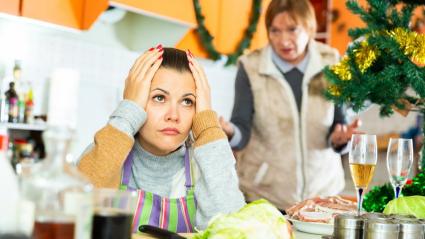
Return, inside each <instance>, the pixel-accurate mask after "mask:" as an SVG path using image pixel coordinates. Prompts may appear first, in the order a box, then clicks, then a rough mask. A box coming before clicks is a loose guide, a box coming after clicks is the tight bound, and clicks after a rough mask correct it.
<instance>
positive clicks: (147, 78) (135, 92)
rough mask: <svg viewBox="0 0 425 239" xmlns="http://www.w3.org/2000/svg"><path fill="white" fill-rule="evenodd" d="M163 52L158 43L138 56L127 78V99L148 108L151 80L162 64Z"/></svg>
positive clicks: (125, 95)
mask: <svg viewBox="0 0 425 239" xmlns="http://www.w3.org/2000/svg"><path fill="white" fill-rule="evenodd" d="M163 52H164V49H162V46H161V45H158V46H157V47H156V48H151V49H149V50H148V51H146V52H145V53H143V55H141V56H140V57H139V58H137V60H136V62H135V63H134V65H133V67H131V69H130V72H129V73H128V76H127V79H126V80H125V88H124V99H125V100H131V101H133V102H135V103H136V104H138V105H139V106H140V107H142V108H143V109H145V110H146V104H147V102H148V98H149V92H150V87H151V82H152V79H153V76H154V75H155V72H156V71H157V70H158V69H159V67H160V66H161V62H162V53H163Z"/></svg>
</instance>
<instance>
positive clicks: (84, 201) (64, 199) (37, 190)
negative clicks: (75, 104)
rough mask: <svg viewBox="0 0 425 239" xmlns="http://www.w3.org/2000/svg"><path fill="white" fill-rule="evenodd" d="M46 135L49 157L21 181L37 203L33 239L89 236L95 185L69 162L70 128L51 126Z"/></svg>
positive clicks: (82, 237) (27, 195)
mask: <svg viewBox="0 0 425 239" xmlns="http://www.w3.org/2000/svg"><path fill="white" fill-rule="evenodd" d="M43 138H44V142H45V143H46V147H47V158H46V159H45V160H43V161H42V162H41V163H40V165H37V166H36V167H34V168H35V169H34V171H33V172H32V173H31V174H32V175H31V176H29V177H27V178H26V179H25V181H24V182H23V183H22V185H23V192H24V195H25V198H26V199H27V200H30V201H32V202H34V203H35V222H34V229H33V239H59V238H60V239H77V238H78V239H90V233H91V223H92V215H93V207H92V189H93V186H92V184H90V182H89V181H88V180H86V179H85V178H84V176H83V175H81V174H80V173H79V172H78V170H77V168H76V167H75V166H73V165H71V164H70V162H69V155H68V154H67V152H68V149H69V146H70V139H71V130H69V129H68V128H66V127H59V126H49V128H48V129H47V131H46V132H44V134H43Z"/></svg>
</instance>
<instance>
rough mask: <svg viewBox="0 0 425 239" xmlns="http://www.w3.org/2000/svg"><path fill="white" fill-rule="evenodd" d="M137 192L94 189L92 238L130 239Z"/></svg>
mask: <svg viewBox="0 0 425 239" xmlns="http://www.w3.org/2000/svg"><path fill="white" fill-rule="evenodd" d="M137 199H138V194H137V193H136V192H132V191H121V190H115V189H106V188H102V189H96V190H95V191H94V217H93V229H92V238H96V239H116V238H122V239H131V234H132V228H131V227H132V222H133V214H134V210H135V208H136V205H137Z"/></svg>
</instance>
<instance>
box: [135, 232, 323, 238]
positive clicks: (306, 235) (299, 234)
mask: <svg viewBox="0 0 425 239" xmlns="http://www.w3.org/2000/svg"><path fill="white" fill-rule="evenodd" d="M181 235H182V236H184V237H186V238H191V234H181ZM155 238H156V237H152V236H150V235H148V234H145V233H139V234H134V235H133V238H132V239H155ZM295 238H296V239H321V238H322V236H321V235H316V234H310V233H304V232H299V231H295Z"/></svg>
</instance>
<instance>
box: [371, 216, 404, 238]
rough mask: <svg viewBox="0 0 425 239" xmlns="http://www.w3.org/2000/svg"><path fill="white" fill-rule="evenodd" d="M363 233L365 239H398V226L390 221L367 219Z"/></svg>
mask: <svg viewBox="0 0 425 239" xmlns="http://www.w3.org/2000/svg"><path fill="white" fill-rule="evenodd" d="M365 231H366V233H365V237H364V238H365V239H398V234H399V232H400V225H399V224H398V223H397V222H395V221H393V220H391V219H369V220H367V221H366V227H365Z"/></svg>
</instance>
